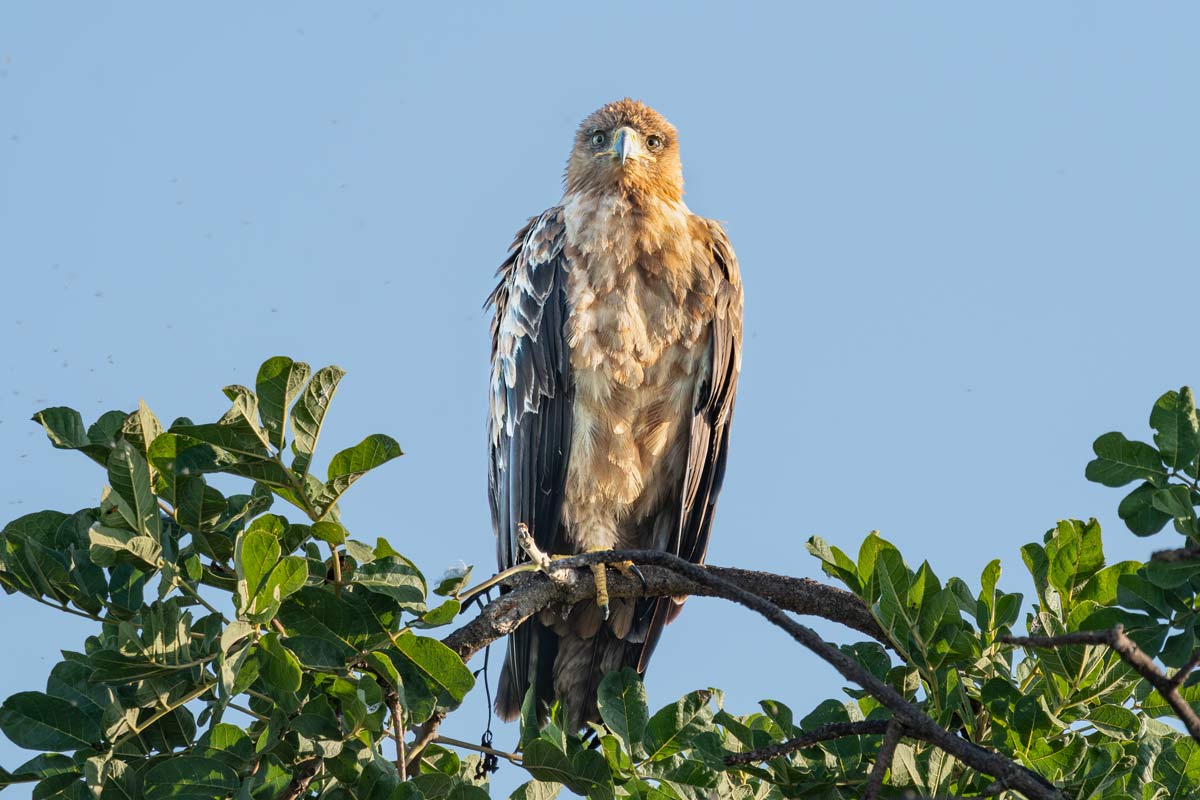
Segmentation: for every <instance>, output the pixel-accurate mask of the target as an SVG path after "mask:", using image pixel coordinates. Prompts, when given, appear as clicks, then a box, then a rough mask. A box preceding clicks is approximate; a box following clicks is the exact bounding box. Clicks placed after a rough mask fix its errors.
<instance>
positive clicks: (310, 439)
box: [292, 366, 346, 475]
mask: <svg viewBox="0 0 1200 800" xmlns="http://www.w3.org/2000/svg"><path fill="white" fill-rule="evenodd" d="M345 374H346V372H345V370H343V369H342V368H341V367H334V366H329V367H324V368H322V369H319V370H317V372H316V374H315V375H313V377H312V380H311V381H309V383H308V385H307V386H306V387H304V392H303V393H302V394H301V395H300V399H299V400H297V401H296V404H295V406H293V407H292V452H293V453H295V454H296V457H295V458H294V459H293V460H292V470H293V471H295V472H297V473H299V474H300V475H306V474H307V473H308V468H309V467H310V466H311V465H312V456H313V451H315V450H316V448H317V439H318V438H320V435H321V425H322V424H323V423H324V421H325V412H326V411H327V410H328V409H329V403H330V402H331V401H332V400H333V395H334V394H335V393H336V392H337V386H338V383H339V382H340V381H341V380H342V377H343V376H344V375H345Z"/></svg>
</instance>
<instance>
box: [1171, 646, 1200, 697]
mask: <svg viewBox="0 0 1200 800" xmlns="http://www.w3.org/2000/svg"><path fill="white" fill-rule="evenodd" d="M1197 665H1200V650H1196V652H1194V653H1192V657H1191V658H1189V659H1188V660H1187V662H1186V663H1185V664H1184V665H1183V666H1182V667H1180V668H1179V669H1178V670H1177V671H1176V672H1175V674H1174V675H1172V676H1171V677H1170V679H1169V683H1170V684H1171V686H1173V687H1174V688H1176V689H1178V688H1179V687H1180V686H1182V685H1183V682H1184V681H1186V680H1187V677H1188V675H1191V674H1192V670H1194V669H1195V668H1196V666H1197Z"/></svg>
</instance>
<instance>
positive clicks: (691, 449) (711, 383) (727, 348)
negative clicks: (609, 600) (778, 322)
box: [637, 220, 742, 672]
mask: <svg viewBox="0 0 1200 800" xmlns="http://www.w3.org/2000/svg"><path fill="white" fill-rule="evenodd" d="M702 224H703V225H704V229H705V230H706V232H707V234H708V236H709V237H710V239H711V250H712V263H711V268H712V270H713V277H714V279H715V281H714V283H715V286H716V297H715V298H714V299H715V314H714V317H713V322H712V338H711V340H710V344H709V357H710V358H711V362H710V370H709V372H708V375H707V377H706V378H705V380H704V381H703V382H702V383H701V385H700V386H699V387H698V388H697V391H696V399H695V403H694V404H693V406H692V409H693V412H692V425H691V441H690V443H689V445H688V455H687V470H686V472H685V476H684V481H683V487H682V491H681V496H680V504H679V507H678V514H679V516H678V523H677V526H676V529H675V534H674V536H672V537H671V541H670V543H669V544H668V546H667V550H668V551H669V552H671V553H674V554H675V555H677V556H680V557H681V558H686V559H687V560H688V561H691V562H692V563H695V564H702V563H704V555H705V553H706V552H707V551H708V538H709V534H710V532H711V531H712V522H713V512H714V511H715V510H716V506H717V495H718V494H719V493H720V491H721V483H722V481H723V480H724V478H725V461H726V458H727V456H728V451H729V426H730V423H731V421H732V419H733V403H734V399H735V397H736V395H737V380H738V374H739V372H740V371H741V365H742V281H741V276H740V274H739V272H738V264H737V258H736V256H734V254H733V247H731V246H730V244H729V239H728V237H726V235H725V231H724V230H722V229H721V226H720V225H719V224H717V223H716V222H713V221H712V220H703V221H702ZM652 602H653V607H652V608H650V607H647V608H639V609H638V611H639V612H640V613H639V614H638V616H639V617H641V616H642V615H643V614H645V615H648V616H650V622H649V625H648V629H647V631H646V638H645V643H644V645H643V646H642V648H641V651H640V653H639V658H638V660H637V669H638V671H639V672H644V671H645V668H646V663H647V661H648V660H649V658H650V655H651V653H653V652H654V647H655V645H656V644H658V639H659V637H660V636H661V635H662V629H663V626H665V625H666V624H667V623H668V622H670V621H671V620H673V619H675V617H676V616H678V615H679V612H680V610H681V609H682V608H683V601H682V599H680V600H676V599H674V598H664V599H662V600H656V601H652Z"/></svg>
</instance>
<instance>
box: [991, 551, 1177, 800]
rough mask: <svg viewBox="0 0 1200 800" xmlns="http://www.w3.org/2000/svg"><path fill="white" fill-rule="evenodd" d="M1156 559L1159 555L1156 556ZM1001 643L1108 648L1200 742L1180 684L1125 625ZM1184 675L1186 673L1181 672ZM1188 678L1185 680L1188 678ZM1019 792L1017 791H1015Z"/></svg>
mask: <svg viewBox="0 0 1200 800" xmlns="http://www.w3.org/2000/svg"><path fill="white" fill-rule="evenodd" d="M1155 555H1158V554H1157V553H1155ZM1000 641H1002V642H1005V643H1007V644H1019V645H1022V646H1025V647H1046V648H1055V647H1063V646H1064V645H1072V644H1106V645H1108V646H1109V647H1111V648H1112V649H1113V651H1114V652H1116V654H1117V655H1119V656H1120V657H1121V660H1122V661H1124V662H1125V663H1126V664H1128V665H1129V666H1131V667H1133V668H1134V669H1135V670H1136V671H1137V672H1138V674H1139V675H1141V676H1142V677H1143V678H1145V680H1146V682H1147V683H1149V684H1150V685H1151V686H1153V687H1154V688H1155V689H1157V690H1158V693H1159V694H1160V695H1162V698H1163V700H1165V701H1167V705H1169V706H1170V707H1171V710H1172V711H1174V712H1175V715H1176V716H1177V717H1179V720H1180V722H1182V723H1183V726H1184V727H1185V728H1187V732H1188V733H1189V734H1191V737H1192V738H1193V739H1195V740H1196V741H1197V742H1200V716H1197V715H1196V712H1195V711H1194V710H1192V706H1191V705H1190V704H1189V703H1188V701H1187V700H1184V699H1183V696H1182V695H1181V694H1179V684H1177V683H1175V682H1174V681H1173V680H1172V679H1171V678H1168V677H1167V676H1166V674H1165V673H1163V671H1162V670H1161V669H1159V668H1158V665H1157V664H1155V663H1154V660H1153V659H1151V658H1150V656H1148V655H1146V654H1145V653H1144V652H1142V649H1141V648H1140V647H1138V646H1137V643H1136V642H1134V641H1133V639H1130V638H1129V637H1128V636H1126V635H1125V627H1124V626H1123V625H1115V626H1113V628H1112V629H1111V630H1107V631H1079V632H1077V633H1065V634H1063V635H1062V636H1001V637H1000ZM1195 659H1196V656H1195V655H1193V660H1192V661H1190V662H1189V663H1190V665H1191V666H1190V667H1188V668H1187V669H1188V671H1191V668H1193V667H1195V665H1196V661H1195ZM1180 672H1183V670H1180ZM1185 677H1186V676H1185ZM1013 788H1016V787H1013Z"/></svg>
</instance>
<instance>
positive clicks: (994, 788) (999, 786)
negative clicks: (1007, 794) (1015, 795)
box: [979, 780, 1008, 797]
mask: <svg viewBox="0 0 1200 800" xmlns="http://www.w3.org/2000/svg"><path fill="white" fill-rule="evenodd" d="M1007 790H1008V784H1007V783H1005V782H1004V781H1003V780H999V781H992V782H991V783H989V784H988V785H987V786H985V787H983V791H981V792H980V793H979V796H980V797H995V796H996V795H998V794H1000V793H1001V792H1004V791H1007Z"/></svg>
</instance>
